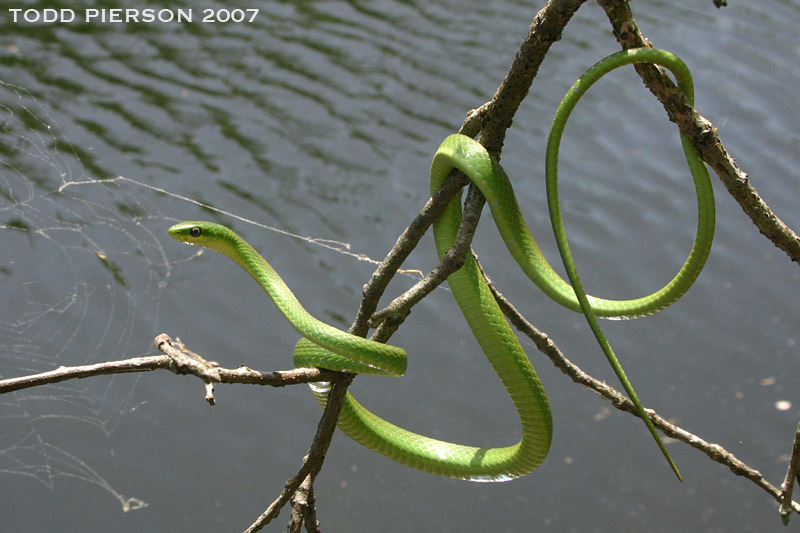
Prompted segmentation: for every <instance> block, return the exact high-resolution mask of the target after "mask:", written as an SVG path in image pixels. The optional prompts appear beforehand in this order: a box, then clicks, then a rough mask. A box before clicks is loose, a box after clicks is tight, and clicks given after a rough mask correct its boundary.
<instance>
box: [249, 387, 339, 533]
mask: <svg viewBox="0 0 800 533" xmlns="http://www.w3.org/2000/svg"><path fill="white" fill-rule="evenodd" d="M342 375H343V376H346V377H348V378H349V379H346V380H344V381H342V382H339V383H333V384H332V385H331V390H330V393H329V394H328V403H327V404H326V405H325V411H324V412H323V413H322V418H321V419H320V421H319V425H318V426H317V433H316V435H314V440H313V442H312V443H311V448H310V449H309V451H308V454H306V456H305V457H304V458H303V465H302V466H301V467H300V470H298V472H297V474H295V475H294V476H292V477H291V478H289V480H288V481H286V483H285V485H284V488H283V492H281V494H280V496H278V498H277V499H276V500H275V501H274V502H272V504H271V505H270V506H269V507H267V510H266V511H264V512H263V513H262V514H261V516H259V517H258V519H257V520H256V521H255V522H253V524H252V525H251V526H250V527H248V528H247V529H246V530H245V533H253V532H255V531H260V530H261V529H262V528H263V527H264V526H265V525H267V524H269V523H270V522H271V521H272V519H273V518H275V517H276V516H278V513H280V511H281V509H282V508H283V506H284V505H286V503H287V502H288V501H289V499H290V498H292V496H293V495H294V494H295V493H296V492H297V490H298V488H299V487H300V485H301V483H303V482H304V481H305V479H306V477H308V478H310V479H309V482H308V485H307V486H308V487H309V490H310V487H311V485H312V484H313V480H314V478H315V477H316V476H317V474H318V473H319V471H320V469H321V468H322V463H323V461H324V460H325V454H326V453H327V451H328V447H329V446H330V444H331V439H333V432H334V430H335V429H336V421H337V420H338V418H339V412H340V411H341V410H342V406H343V405H344V401H345V398H346V397H347V387H348V385H349V384H350V382H351V381H352V379H353V377H354V376H352V375H348V374H342Z"/></svg>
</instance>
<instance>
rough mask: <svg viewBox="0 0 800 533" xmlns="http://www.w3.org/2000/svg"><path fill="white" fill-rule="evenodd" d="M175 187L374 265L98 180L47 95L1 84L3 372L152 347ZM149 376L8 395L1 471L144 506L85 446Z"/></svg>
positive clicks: (107, 428)
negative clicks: (65, 482) (90, 488)
mask: <svg viewBox="0 0 800 533" xmlns="http://www.w3.org/2000/svg"><path fill="white" fill-rule="evenodd" d="M165 196H166V197H168V198H169V200H170V202H171V203H174V202H188V203H193V204H195V205H197V206H198V207H202V208H203V209H206V210H208V209H210V210H213V211H216V212H217V213H219V214H225V215H229V216H232V217H234V218H237V219H239V220H240V221H243V222H246V223H249V224H254V225H257V226H259V227H261V228H263V229H266V230H270V231H273V232H277V233H281V234H284V235H288V236H290V237H293V238H297V239H300V240H303V241H305V242H307V243H309V244H312V245H316V246H320V247H324V248H328V249H331V250H334V251H336V252H338V253H342V254H345V255H348V256H352V257H353V258H354V259H356V260H359V261H368V262H372V263H377V261H374V260H373V259H370V258H369V257H367V256H366V255H363V254H358V253H354V252H352V251H351V250H350V246H349V244H347V243H343V242H338V241H333V240H327V239H316V238H311V237H303V236H300V235H295V234H293V233H290V232H287V231H284V230H282V229H279V228H275V227H271V226H266V225H263V224H259V223H257V222H255V221H252V220H247V219H244V218H242V217H238V216H236V215H233V214H232V213H227V212H224V211H221V210H219V209H215V208H213V207H210V206H207V205H205V204H202V203H200V202H197V201H195V200H192V199H190V198H187V197H184V196H181V195H178V194H173V193H170V192H169V191H167V190H164V189H161V188H158V187H155V186H153V185H149V184H146V183H143V182H140V181H137V180H135V179H131V178H126V177H122V176H118V177H116V178H110V179H96V178H94V177H93V176H92V175H91V172H90V171H87V167H86V165H84V163H83V162H82V158H81V154H80V153H79V150H78V149H77V148H76V147H75V146H73V145H71V144H70V142H69V141H68V140H67V138H66V137H65V135H64V134H63V133H62V132H61V131H60V129H59V128H58V125H57V121H56V120H54V118H53V116H51V115H50V114H49V112H48V111H47V110H46V109H45V108H44V107H43V106H41V105H40V104H39V103H38V100H37V98H36V97H35V96H34V95H33V94H32V93H31V92H29V91H28V90H26V89H24V88H22V87H19V86H15V85H11V84H8V83H5V82H2V81H0V299H1V300H2V301H3V302H4V305H3V306H2V307H0V379H5V378H11V377H18V376H24V375H30V374H36V373H40V372H44V371H48V370H53V369H55V368H57V367H59V366H73V365H84V364H91V363H98V362H102V361H112V360H117V359H126V358H129V357H137V356H142V355H149V354H152V349H150V350H149V351H148V348H149V347H148V346H147V344H146V342H144V341H143V340H146V339H148V338H150V339H152V338H153V336H154V335H155V334H156V333H158V332H157V331H155V328H156V327H158V322H159V313H160V307H161V306H160V301H161V297H162V293H163V291H164V288H165V286H166V284H167V280H168V279H169V277H170V274H171V271H172V266H173V263H171V262H170V259H168V257H167V254H166V252H165V249H164V244H165V236H164V235H163V234H164V228H165V227H167V226H168V225H169V224H171V223H173V222H175V221H176V220H175V219H174V218H171V217H169V216H167V215H165V214H162V213H161V211H160V208H159V206H164V205H167V204H168V203H170V202H165V201H164V197H165ZM166 240H167V241H169V239H168V238H166ZM169 242H170V244H171V241H169ZM140 379H141V375H140V374H133V375H117V376H111V377H102V378H96V379H88V380H70V381H66V382H62V383H59V384H54V385H48V386H40V387H34V388H30V389H26V390H21V391H16V392H14V393H11V394H5V395H2V396H0V474H1V475H19V476H27V477H29V478H33V479H35V480H37V481H39V482H41V483H42V484H44V485H45V486H46V487H48V488H51V489H52V488H53V487H54V484H55V483H56V480H57V479H58V478H74V479H78V480H80V481H83V482H88V483H92V484H95V485H97V486H99V487H102V488H103V489H105V490H107V491H108V492H109V493H110V494H111V495H113V496H114V498H116V499H117V500H118V501H119V502H120V504H121V506H122V509H123V510H124V511H130V510H136V509H140V508H143V507H146V506H147V505H148V504H147V502H145V501H144V500H142V499H140V498H137V497H132V496H127V495H123V494H122V493H121V492H120V491H119V490H117V489H116V488H115V487H114V486H112V484H111V483H109V482H108V481H107V480H106V479H105V478H104V476H103V473H102V472H98V471H97V470H95V469H93V468H92V467H91V466H90V465H89V464H88V462H87V461H88V459H87V458H86V457H85V456H82V455H81V453H80V452H79V451H76V450H80V449H81V441H82V439H84V438H85V435H86V433H87V431H92V432H95V433H98V434H99V435H101V436H104V437H106V438H107V437H109V436H111V434H112V433H113V432H114V431H115V429H116V428H117V427H118V425H119V423H120V420H121V419H122V418H123V417H124V416H125V415H126V414H128V413H131V412H132V411H135V410H136V409H137V408H138V407H139V405H140V404H141V402H139V403H137V401H136V400H135V399H134V396H135V395H134V391H135V389H136V386H137V383H138V382H139V380H140Z"/></svg>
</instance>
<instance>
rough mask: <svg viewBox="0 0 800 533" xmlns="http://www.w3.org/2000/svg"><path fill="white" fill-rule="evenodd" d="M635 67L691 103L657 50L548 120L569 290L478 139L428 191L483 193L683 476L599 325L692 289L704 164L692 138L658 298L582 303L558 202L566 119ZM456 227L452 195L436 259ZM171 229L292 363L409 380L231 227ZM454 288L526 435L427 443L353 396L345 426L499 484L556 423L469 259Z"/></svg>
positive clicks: (454, 143)
mask: <svg viewBox="0 0 800 533" xmlns="http://www.w3.org/2000/svg"><path fill="white" fill-rule="evenodd" d="M631 63H654V64H658V65H662V66H666V67H667V68H669V70H671V71H672V73H673V74H674V75H675V78H676V80H677V82H678V86H679V88H680V89H681V90H682V91H683V93H684V94H685V95H686V98H687V99H688V102H689V105H693V84H692V78H691V75H690V74H689V70H688V68H687V67H686V65H685V64H684V63H683V62H682V61H681V60H680V59H679V58H678V57H676V56H675V55H673V54H671V53H669V52H666V51H663V50H658V49H652V48H638V49H631V50H626V51H623V52H618V53H616V54H612V55H610V56H608V57H606V58H605V59H603V60H601V61H599V62H598V63H597V64H595V65H594V66H593V67H592V68H590V69H589V70H588V71H586V73H584V75H583V76H581V77H580V79H579V80H578V81H577V82H576V83H575V84H574V85H573V86H572V88H571V89H570V90H569V91H568V93H567V95H566V96H565V97H564V99H563V101H562V102H561V105H560V106H559V108H558V110H557V112H556V114H555V118H554V119H553V123H552V127H551V130H550V136H549V139H548V143H547V151H546V164H545V175H546V182H547V201H548V206H549V210H550V218H551V221H552V224H553V229H554V232H555V238H556V242H557V244H558V248H559V251H560V253H561V258H562V261H563V263H564V265H565V269H566V272H567V274H568V278H569V283H568V282H566V281H564V280H563V279H562V278H561V277H560V276H559V275H558V274H557V273H556V272H555V271H554V270H553V268H552V267H551V266H550V264H549V263H548V262H547V260H546V259H545V258H544V256H543V254H542V252H541V251H540V250H539V247H538V245H537V244H536V242H535V241H534V239H533V237H532V236H531V234H530V231H529V230H528V227H527V224H526V223H525V220H524V218H523V217H522V214H521V212H520V209H519V206H518V204H517V201H516V198H515V196H514V192H513V190H512V188H511V183H510V182H509V180H508V177H507V176H506V174H505V172H504V171H503V169H502V168H501V167H500V164H499V163H497V161H495V160H494V159H493V158H492V157H491V156H490V155H489V154H488V153H487V152H486V150H485V149H484V148H483V146H481V145H480V144H479V143H477V142H476V141H474V140H473V139H471V138H469V137H466V136H464V135H458V134H457V135H450V136H449V137H447V138H446V139H445V140H444V142H443V143H442V144H441V146H440V147H439V149H438V151H437V152H436V154H435V156H434V158H433V162H432V164H431V172H430V191H431V194H433V193H434V192H435V191H436V189H437V188H438V187H439V185H440V184H441V183H442V182H443V181H444V179H445V178H446V177H447V176H448V174H449V173H450V172H451V171H452V170H453V169H458V170H460V171H462V172H463V173H464V174H465V175H466V176H467V177H468V178H469V179H470V180H472V182H473V183H475V184H476V185H477V186H478V187H479V189H480V190H481V192H482V193H483V195H484V196H485V197H486V200H487V203H488V205H489V208H490V210H491V212H492V217H493V218H494V221H495V224H496V225H497V227H498V230H499V231H500V235H501V237H502V239H503V241H504V242H505V244H506V246H507V247H508V250H509V251H510V252H511V255H512V256H513V258H514V259H515V261H516V262H517V263H518V264H519V265H520V267H521V268H522V270H523V271H524V272H525V274H526V275H527V276H528V277H529V278H530V279H531V280H532V281H533V282H534V283H535V284H536V285H537V286H538V287H539V288H540V289H541V290H542V291H543V292H544V293H545V294H547V295H548V296H549V297H550V298H552V299H553V300H555V301H556V302H558V303H560V304H561V305H563V306H565V307H567V308H569V309H572V310H573V311H577V312H581V313H583V314H584V316H585V317H586V320H587V321H588V323H589V325H590V327H591V329H592V331H593V332H594V334H595V336H596V338H597V341H598V343H599V344H600V346H601V348H602V349H603V352H604V353H605V355H606V357H607V358H608V360H609V362H610V363H611V365H612V367H613V369H614V371H615V373H616V374H617V376H618V377H619V379H620V381H621V382H622V384H623V386H624V388H625V390H626V392H627V393H628V395H629V397H630V398H631V400H632V401H633V403H634V404H635V405H636V408H637V410H638V412H639V415H640V417H641V418H642V419H643V420H644V421H645V423H646V424H647V427H648V429H649V430H650V432H651V434H652V435H653V437H654V439H655V440H656V442H657V443H658V445H659V447H660V449H661V451H662V453H663V454H664V456H665V457H666V458H667V460H668V461H669V464H670V465H671V467H672V468H673V470H674V471H675V473H676V475H678V477H679V478H680V474H679V473H678V470H677V467H676V466H675V464H674V462H673V461H672V458H671V457H670V455H669V453H668V452H667V451H666V448H665V447H664V444H663V442H662V441H661V439H660V437H659V436H658V434H657V433H656V430H655V427H654V426H653V424H652V422H651V420H650V418H649V417H648V416H647V414H646V413H645V411H644V408H643V407H642V404H641V402H640V401H639V398H638V396H637V395H636V392H635V391H634V389H633V387H632V386H631V384H630V382H629V380H628V378H627V377H626V376H625V373H624V372H623V370H622V367H621V366H620V363H619V361H618V360H617V357H616V356H615V355H614V351H613V350H612V348H611V345H610V344H609V342H608V340H607V339H606V337H605V335H604V334H603V331H602V329H601V328H600V326H599V324H598V320H597V317H607V318H634V317H640V316H645V315H649V314H652V313H655V312H657V311H660V310H661V309H664V308H665V307H667V306H669V305H671V304H672V303H674V302H675V301H676V300H678V298H680V297H681V296H682V295H683V294H684V293H685V292H686V291H687V290H688V289H689V287H690V286H691V285H692V284H693V283H694V281H695V279H696V278H697V276H698V275H699V273H700V271H701V270H702V268H703V265H704V264H705V261H706V258H707V257H708V254H709V250H710V248H711V241H712V238H713V234H714V198H713V192H712V189H711V183H710V180H709V177H708V172H707V171H706V168H705V165H704V164H703V162H702V161H701V160H700V158H699V156H698V155H697V152H696V151H695V149H694V147H693V146H692V145H691V143H690V141H689V140H688V139H687V138H686V137H685V136H684V135H681V143H682V145H683V150H684V153H685V156H686V160H687V162H688V164H689V169H690V172H691V174H692V177H693V179H694V184H695V190H696V193H697V205H698V224H697V235H696V237H695V241H694V244H693V246H692V249H691V252H690V254H689V257H688V259H687V260H686V262H685V263H684V265H683V267H682V268H681V269H680V271H679V272H678V274H677V275H676V276H675V277H674V278H673V279H672V281H670V282H669V283H668V284H667V285H666V286H665V287H664V288H662V289H661V290H659V291H657V292H655V293H653V294H651V295H649V296H645V297H642V298H637V299H634V300H619V301H615V300H604V299H599V298H594V297H592V296H587V295H586V292H585V291H584V289H583V286H582V284H581V281H580V278H579V277H578V273H577V269H576V267H575V263H574V261H573V259H572V254H571V252H570V250H569V244H568V241H567V237H566V233H565V229H564V224H563V222H562V216H561V209H560V205H559V199H558V184H557V166H558V151H559V143H560V140H561V135H562V133H563V130H564V127H565V125H566V122H567V119H568V117H569V114H570V113H571V111H572V109H573V108H574V106H575V104H576V103H577V102H578V100H579V99H580V97H581V96H582V95H583V94H584V93H585V92H586V90H587V89H588V88H589V87H590V86H591V85H592V84H593V83H594V82H595V81H597V80H598V79H599V78H600V77H602V76H603V75H605V74H607V73H608V72H610V71H612V70H614V69H616V68H618V67H620V66H623V65H627V64H631ZM460 221H461V205H460V200H459V198H456V199H454V200H452V201H451V202H450V204H449V205H448V206H447V208H446V209H445V211H444V212H443V214H442V215H441V216H440V217H439V218H438V219H437V220H436V221H435V222H434V224H433V231H434V237H435V241H436V248H437V251H438V254H439V258H440V259H441V258H442V257H443V256H444V254H445V253H446V252H447V251H448V250H449V249H450V248H451V247H452V245H453V243H454V241H455V236H456V232H457V230H458V227H459V224H460ZM169 233H170V235H171V236H172V237H173V238H175V239H177V240H179V241H183V242H188V243H192V244H196V245H199V246H204V247H206V248H210V249H213V250H216V251H218V252H220V253H222V254H224V255H226V256H228V257H229V258H231V259H232V260H234V261H235V262H236V263H237V264H239V265H240V266H241V267H242V268H243V269H245V270H246V271H247V272H248V273H249V274H250V275H251V276H252V277H253V278H254V279H255V280H256V281H257V282H258V284H259V285H260V286H261V287H262V288H263V289H264V291H266V292H267V294H268V295H269V297H270V298H271V299H272V300H273V302H274V303H275V305H276V306H277V307H278V309H280V311H281V312H282V313H283V314H284V316H285V317H286V318H287V320H288V321H289V322H290V323H291V324H292V326H294V327H295V329H296V330H297V331H298V333H300V335H301V336H302V337H303V338H302V339H301V340H300V341H299V342H298V343H297V346H296V348H295V354H294V360H295V365H297V366H299V367H301V366H316V367H321V368H326V369H329V370H337V371H346V372H353V373H361V374H379V375H389V376H401V375H403V373H404V372H405V369H406V353H405V351H404V350H403V349H402V348H398V347H395V346H390V345H386V344H381V343H377V342H374V341H371V340H367V339H364V338H361V337H357V336H355V335H351V334H349V333H346V332H344V331H341V330H339V329H337V328H334V327H333V326H329V325H327V324H325V323H323V322H321V321H319V320H317V319H316V318H314V317H313V316H311V315H310V314H309V313H308V312H307V311H305V309H303V307H302V305H301V304H300V302H298V300H297V298H295V296H294V295H293V294H292V292H291V291H290V290H289V288H288V287H287V286H286V284H285V283H284V282H283V280H281V278H280V276H279V275H278V274H277V273H276V272H275V270H273V268H272V267H271V266H270V265H269V263H267V261H266V260H264V259H263V258H262V257H261V255H259V253H258V252H257V251H256V250H255V249H254V248H253V247H252V246H250V245H249V244H248V243H247V242H245V241H244V240H243V239H242V238H241V237H239V236H238V235H236V233H234V232H233V231H232V230H230V229H228V228H226V227H224V226H221V225H219V224H215V223H211V222H196V221H187V222H181V223H179V224H176V225H174V226H172V227H171V228H170V229H169ZM447 281H448V284H449V286H450V288H451V290H452V292H453V295H454V297H455V299H456V301H457V303H458V305H459V307H460V308H461V311H462V313H463V314H464V317H465V318H466V320H467V323H468V324H469V326H470V328H471V330H472V332H473V334H474V335H475V338H476V339H477V341H478V343H479V345H480V346H481V349H482V350H483V352H484V354H485V355H486V357H487V358H488V360H489V362H490V363H491V365H492V367H493V368H494V370H495V372H497V375H498V377H499V378H500V380H501V381H502V383H503V385H504V386H505V388H506V390H507V391H508V394H509V396H510V397H511V400H512V402H513V403H514V406H515V408H516V410H517V413H518V414H519V418H520V422H521V427H522V438H521V439H520V441H519V442H518V443H516V444H513V445H511V446H506V447H501V448H479V447H472V446H463V445H460V444H453V443H449V442H443V441H439V440H436V439H431V438H429V437H425V436H423V435H419V434H416V433H413V432H410V431H407V430H405V429H402V428H400V427H397V426H395V425H393V424H391V423H390V422H387V421H386V420H383V419H382V418H380V417H378V416H377V415H375V414H373V413H372V412H370V411H368V410H367V409H366V408H364V407H363V406H362V405H361V404H359V403H358V402H357V401H356V400H355V398H353V396H352V395H350V394H349V393H348V396H347V400H346V402H345V405H344V407H343V409H342V412H341V414H340V417H339V422H338V426H339V428H340V429H342V431H344V432H345V433H346V434H347V435H348V436H350V437H351V438H353V439H354V440H355V441H357V442H359V443H360V444H362V445H364V446H366V447H368V448H370V449H372V450H375V451H377V452H380V453H382V454H384V455H386V456H387V457H389V458H391V459H393V460H395V461H398V462H400V463H402V464H405V465H408V466H410V467H413V468H417V469H419V470H423V471H426V472H431V473H434V474H439V475H442V476H448V477H454V478H461V479H468V480H473V481H503V480H507V479H512V478H515V477H519V476H522V475H525V474H527V473H529V472H530V471H532V470H534V469H535V468H536V467H538V466H539V464H541V462H542V461H543V460H544V458H545V456H546V455H547V453H548V451H549V448H550V442H551V437H552V418H551V414H550V407H549V403H548V401H547V396H546V395H545V392H544V389H543V387H542V384H541V382H540V381H539V378H538V377H537V375H536V371H535V370H534V368H533V366H532V365H531V363H530V360H529V359H528V357H527V355H526V354H525V352H524V350H523V349H522V346H521V345H520V343H519V341H518V339H517V337H516V335H515V334H514V332H513V331H512V329H511V327H510V326H509V324H508V322H507V321H506V319H505V317H504V316H503V313H502V312H501V311H500V308H499V307H498V305H497V303H496V302H495V300H494V298H493V296H492V294H491V292H490V290H489V287H488V285H487V283H486V280H485V278H484V276H483V274H482V273H481V271H480V268H479V267H478V265H477V263H476V261H475V259H474V257H473V256H472V254H468V257H467V259H466V263H465V265H464V266H463V267H462V268H461V269H459V270H458V271H456V272H455V273H453V274H451V275H450V276H449V277H448V279H447ZM573 287H574V289H573ZM312 390H313V391H314V393H315V396H316V397H317V399H318V400H319V402H320V403H321V404H323V405H324V404H325V402H326V399H327V396H326V389H325V387H320V386H317V387H312Z"/></svg>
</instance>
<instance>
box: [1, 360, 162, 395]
mask: <svg viewBox="0 0 800 533" xmlns="http://www.w3.org/2000/svg"><path fill="white" fill-rule="evenodd" d="M171 364H172V359H170V358H169V357H167V356H166V355H154V356H148V357H132V358H130V359H125V360H122V361H107V362H105V363H97V364H94V365H81V366H70V367H67V366H60V367H58V368H57V369H55V370H50V371H48V372H42V373H41V374H31V375H29V376H20V377H17V378H9V379H3V380H0V394H5V393H7V392H13V391H18V390H22V389H27V388H30V387H38V386H40V385H48V384H51V383H59V382H61V381H67V380H70V379H83V378H88V377H94V376H106V375H111V374H124V373H127V372H147V371H150V370H162V369H169V368H170V365H171Z"/></svg>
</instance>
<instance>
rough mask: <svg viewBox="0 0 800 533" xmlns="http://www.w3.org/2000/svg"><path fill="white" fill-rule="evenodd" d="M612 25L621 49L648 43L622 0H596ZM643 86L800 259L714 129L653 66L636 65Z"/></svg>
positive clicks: (799, 249) (764, 229) (748, 209)
mask: <svg viewBox="0 0 800 533" xmlns="http://www.w3.org/2000/svg"><path fill="white" fill-rule="evenodd" d="M597 3H598V4H600V7H602V8H603V9H604V10H605V12H606V14H607V15H608V18H609V20H610V21H611V25H612V27H613V31H614V36H615V37H616V38H617V41H618V42H619V43H620V44H621V45H622V48H623V49H628V48H638V47H642V46H650V42H649V41H648V40H647V39H645V37H644V36H643V35H642V33H641V32H640V31H639V27H638V26H637V24H636V21H635V20H634V19H633V14H632V13H631V9H630V6H629V5H628V2H627V1H625V0H598V2H597ZM636 71H637V72H638V73H639V75H640V76H641V78H642V80H643V81H644V83H645V85H646V86H647V87H648V89H650V91H651V92H652V93H653V94H654V95H655V96H656V98H658V100H659V101H660V102H661V103H662V104H663V105H664V108H665V109H666V110H667V114H668V115H669V119H670V120H671V121H672V122H674V123H676V124H677V125H678V128H679V129H680V131H681V133H683V134H685V135H687V136H688V137H689V139H691V141H692V144H693V145H694V146H695V148H696V149H697V151H698V152H699V153H700V157H702V158H703V160H704V161H705V162H706V163H708V165H710V166H711V168H713V169H714V172H716V174H717V176H719V178H720V179H721V180H722V183H723V184H724V185H725V188H726V189H728V192H729V193H730V194H731V196H733V198H734V199H735V200H736V201H737V202H738V203H739V205H740V206H741V208H742V210H743V211H744V212H745V213H746V214H747V216H749V217H750V220H751V221H752V222H753V224H755V225H756V227H757V228H758V231H760V232H761V234H762V235H764V236H765V237H767V238H768V239H769V240H770V241H772V243H773V244H774V245H775V246H777V247H778V248H780V249H781V250H783V251H784V252H785V253H786V255H788V256H789V258H790V259H791V260H792V261H796V262H800V236H798V235H797V234H796V233H795V232H794V231H792V229H791V228H789V226H787V225H786V224H785V223H784V222H783V221H782V220H781V219H780V218H778V216H777V215H776V214H775V213H774V212H773V211H772V209H771V208H770V207H769V205H767V203H766V202H765V201H764V200H763V199H762V198H761V196H760V195H759V194H758V191H756V189H755V187H753V185H752V184H751V183H750V180H749V179H748V177H747V174H746V173H745V172H744V171H742V169H740V168H739V166H738V165H737V164H736V161H735V160H734V158H733V157H732V156H731V155H730V154H729V153H728V151H727V150H726V149H725V146H724V145H723V144H722V141H721V140H720V138H719V135H718V134H717V128H715V127H714V125H713V124H712V123H711V121H709V120H708V119H706V118H704V117H703V116H701V115H700V114H699V113H697V111H696V110H694V109H692V108H691V107H690V106H689V105H688V104H687V102H686V100H685V98H683V96H682V93H681V92H680V91H679V90H678V89H677V87H676V86H675V84H674V83H672V81H671V80H670V79H669V78H668V77H667V76H666V75H665V74H663V73H662V72H661V71H660V70H659V69H658V68H657V67H655V66H653V65H636Z"/></svg>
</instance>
